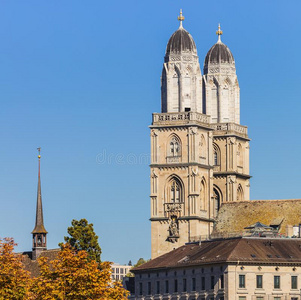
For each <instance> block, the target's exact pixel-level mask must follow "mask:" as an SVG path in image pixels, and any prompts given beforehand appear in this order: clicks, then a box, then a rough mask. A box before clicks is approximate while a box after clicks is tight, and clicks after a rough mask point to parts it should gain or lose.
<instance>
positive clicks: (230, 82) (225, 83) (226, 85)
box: [223, 77, 232, 88]
mask: <svg viewBox="0 0 301 300" xmlns="http://www.w3.org/2000/svg"><path fill="white" fill-rule="evenodd" d="M223 85H224V87H226V88H230V87H231V86H232V81H231V79H230V78H229V77H227V78H226V79H225V80H224V84H223Z"/></svg>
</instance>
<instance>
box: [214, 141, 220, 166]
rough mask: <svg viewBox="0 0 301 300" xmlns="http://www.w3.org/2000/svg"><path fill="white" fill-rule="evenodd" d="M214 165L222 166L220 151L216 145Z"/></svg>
mask: <svg viewBox="0 0 301 300" xmlns="http://www.w3.org/2000/svg"><path fill="white" fill-rule="evenodd" d="M213 165H214V166H219V165H220V150H219V147H218V146H217V145H216V144H213Z"/></svg>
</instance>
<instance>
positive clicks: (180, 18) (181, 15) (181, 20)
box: [178, 8, 185, 28]
mask: <svg viewBox="0 0 301 300" xmlns="http://www.w3.org/2000/svg"><path fill="white" fill-rule="evenodd" d="M178 20H179V21H180V28H183V24H182V22H183V21H184V20H185V18H184V16H183V13H182V8H181V9H180V15H179V16H178Z"/></svg>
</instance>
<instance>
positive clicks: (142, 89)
mask: <svg viewBox="0 0 301 300" xmlns="http://www.w3.org/2000/svg"><path fill="white" fill-rule="evenodd" d="M180 8H182V9H183V14H184V16H185V18H186V19H185V22H184V27H185V28H186V29H187V30H188V31H189V32H190V33H191V34H192V36H193V38H194V40H195V42H196V45H197V48H198V54H199V58H200V64H201V65H203V60H204V57H205V55H206V53H207V51H208V50H209V49H210V47H211V46H212V45H213V44H214V43H215V42H216V40H217V37H216V35H215V31H216V29H217V24H218V23H219V22H220V23H221V26H222V30H223V31H224V34H223V36H222V40H223V42H224V43H225V44H227V45H228V47H229V48H230V49H231V51H232V53H233V55H234V57H235V61H236V68H237V74H238V79H239V83H240V88H241V124H243V125H247V126H248V127H249V136H250V138H251V139H252V141H251V149H250V153H251V156H250V162H251V163H250V165H251V175H252V176H253V178H252V180H251V199H289V198H301V192H300V191H299V189H297V188H296V186H299V184H300V173H299V169H300V167H301V161H300V155H299V152H300V150H299V149H300V147H301V141H300V132H299V125H298V120H299V119H300V109H301V104H300V102H301V89H300V82H301V73H300V58H299V52H300V51H299V49H300V46H301V45H300V43H301V42H300V38H299V35H300V32H299V31H300V28H301V19H300V16H299V12H300V9H301V2H300V1H299V0H289V1H287V2H286V3H284V1H277V0H265V1H262V0H260V1H259V0H253V1H241V0H237V1H234V0H229V1H221V0H217V1H200V0H186V1H179V0H164V1H162V0H160V1H159V0H152V1H144V0H139V1H134V0H129V1H121V0H115V1H114V0H112V1H99V0H89V1H79V0H72V1H71V0H66V1H58V0H52V1H36V0H35V1H33V0H28V1H23V0H14V1H11V0H0V41H1V42H0V140H1V147H0V164H1V168H0V182H1V184H0V201H1V210H0V236H1V237H5V236H12V237H14V238H15V240H16V242H17V243H18V244H19V246H18V248H17V250H19V251H23V250H30V249H31V234H30V233H31V231H32V229H33V228H34V217H35V205H36V189H37V167H38V161H37V151H36V148H37V147H42V153H41V154H42V161H41V162H42V166H41V174H42V197H43V205H44V220H45V227H46V229H47V230H48V232H49V234H48V248H56V247H57V244H58V243H59V242H61V241H63V236H64V235H66V229H67V227H68V226H69V225H70V223H71V220H72V219H80V218H87V219H88V221H90V222H92V223H93V224H94V227H95V231H96V233H97V234H98V235H99V242H100V245H101V247H102V250H103V255H102V259H105V260H111V261H114V262H119V263H127V262H128V261H129V260H130V259H131V260H132V261H133V262H136V261H137V260H138V258H139V257H144V258H149V257H150V222H149V221H148V219H149V215H150V212H149V207H150V204H149V203H150V202H149V167H148V157H149V129H148V126H149V125H150V123H151V114H152V112H159V111H160V74H161V69H162V63H163V57H164V51H165V47H166V44H167V41H168V39H169V37H170V36H171V34H172V33H173V32H174V31H175V30H176V29H177V27H178V21H177V16H178V14H179V9H180ZM292 143H293V144H292Z"/></svg>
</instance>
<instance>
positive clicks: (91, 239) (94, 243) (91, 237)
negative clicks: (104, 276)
mask: <svg viewBox="0 0 301 300" xmlns="http://www.w3.org/2000/svg"><path fill="white" fill-rule="evenodd" d="M71 225H72V226H70V227H68V229H67V231H68V234H69V235H70V236H65V237H64V240H65V242H66V243H68V244H70V245H71V246H72V247H73V248H74V249H75V250H77V251H80V250H85V251H87V252H88V258H89V259H92V260H95V261H97V262H100V255H101V248H100V246H99V244H98V236H97V235H96V234H95V232H94V228H93V224H92V223H90V224H89V223H88V221H87V220H86V219H81V220H79V221H77V220H72V222H71ZM59 246H62V243H61V244H59Z"/></svg>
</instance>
